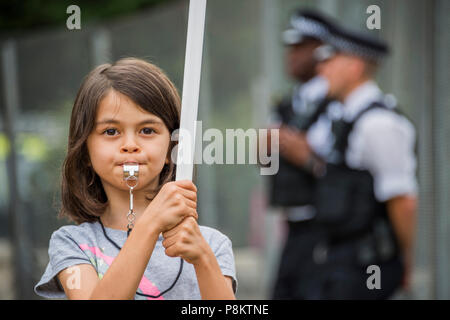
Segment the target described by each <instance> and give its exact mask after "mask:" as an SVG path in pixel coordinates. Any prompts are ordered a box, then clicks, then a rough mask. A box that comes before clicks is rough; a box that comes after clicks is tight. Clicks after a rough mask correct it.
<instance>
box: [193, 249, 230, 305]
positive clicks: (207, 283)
mask: <svg viewBox="0 0 450 320" xmlns="http://www.w3.org/2000/svg"><path fill="white" fill-rule="evenodd" d="M194 268H195V273H196V275H197V281H198V286H199V289H200V295H201V297H202V299H203V300H234V299H236V297H235V296H234V293H233V289H232V288H231V286H230V284H229V283H228V281H227V279H226V278H225V276H224V275H223V274H222V270H220V266H219V263H218V262H217V259H216V257H215V256H214V253H213V252H212V251H211V252H210V253H208V254H205V255H204V256H202V257H201V258H200V260H199V262H198V263H196V264H194Z"/></svg>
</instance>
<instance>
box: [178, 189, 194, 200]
mask: <svg viewBox="0 0 450 320" xmlns="http://www.w3.org/2000/svg"><path fill="white" fill-rule="evenodd" d="M179 192H180V193H181V195H182V196H183V197H185V198H186V199H189V200H192V201H197V192H194V191H192V190H188V189H183V188H179Z"/></svg>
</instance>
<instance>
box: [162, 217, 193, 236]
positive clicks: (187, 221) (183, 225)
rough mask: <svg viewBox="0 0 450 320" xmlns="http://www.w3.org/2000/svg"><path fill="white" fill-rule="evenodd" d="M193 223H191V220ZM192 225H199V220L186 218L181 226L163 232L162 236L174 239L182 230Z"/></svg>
mask: <svg viewBox="0 0 450 320" xmlns="http://www.w3.org/2000/svg"><path fill="white" fill-rule="evenodd" d="M191 219H192V220H193V221H189V220H191ZM190 223H195V224H196V223H197V220H196V219H195V218H194V217H187V218H184V219H183V221H181V222H180V223H179V224H177V225H176V226H175V227H173V228H172V229H170V230H167V231H166V232H163V234H162V236H163V237H164V239H167V238H170V237H174V236H175V235H176V234H177V233H178V232H179V231H180V230H181V229H183V228H186V227H187V226H188V225H189V224H190Z"/></svg>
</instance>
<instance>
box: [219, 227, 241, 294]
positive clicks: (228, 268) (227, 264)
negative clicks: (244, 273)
mask: <svg viewBox="0 0 450 320" xmlns="http://www.w3.org/2000/svg"><path fill="white" fill-rule="evenodd" d="M223 237H224V239H223V240H222V241H221V243H220V244H219V245H218V246H217V248H216V249H213V251H214V255H215V256H216V259H217V262H218V263H219V267H220V269H221V270H222V274H223V275H224V276H229V277H230V278H231V279H232V285H233V292H234V293H236V291H237V279H236V267H235V263H234V255H233V249H232V244H231V240H230V239H229V238H228V237H227V236H225V235H223Z"/></svg>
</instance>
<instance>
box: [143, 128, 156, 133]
mask: <svg viewBox="0 0 450 320" xmlns="http://www.w3.org/2000/svg"><path fill="white" fill-rule="evenodd" d="M141 131H142V133H143V134H152V133H153V132H155V130H153V129H152V128H143V129H141Z"/></svg>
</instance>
